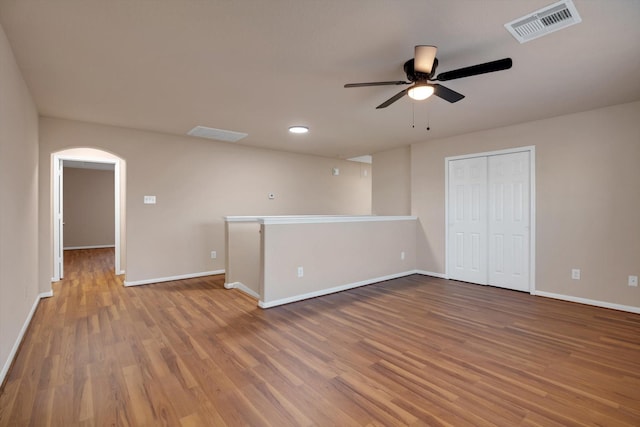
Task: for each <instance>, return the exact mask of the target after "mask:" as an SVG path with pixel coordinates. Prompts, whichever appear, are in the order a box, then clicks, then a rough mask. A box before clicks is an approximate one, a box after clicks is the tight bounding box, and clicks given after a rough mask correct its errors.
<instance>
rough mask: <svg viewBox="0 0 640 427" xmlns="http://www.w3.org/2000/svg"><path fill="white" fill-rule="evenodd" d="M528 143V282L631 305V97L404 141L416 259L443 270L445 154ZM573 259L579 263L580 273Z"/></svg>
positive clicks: (637, 203) (639, 264) (639, 263)
mask: <svg viewBox="0 0 640 427" xmlns="http://www.w3.org/2000/svg"><path fill="white" fill-rule="evenodd" d="M529 145H534V146H535V147H536V194H537V197H536V218H537V221H536V226H537V232H536V236H535V237H536V243H537V249H536V259H537V262H536V284H535V285H536V290H538V291H544V292H549V293H555V294H560V295H567V296H574V297H578V298H584V299H590V300H595V301H602V302H608V303H612V304H621V305H627V306H634V307H640V288H633V287H629V286H627V276H629V275H639V274H640V220H638V218H640V216H639V213H638V212H640V167H639V166H638V165H640V102H635V103H631V104H624V105H617V106H612V107H608V108H602V109H598V110H593V111H587V112H583V113H578V114H572V115H567V116H561V117H556V118H552V119H547V120H540V121H535V122H530V123H524V124H520V125H517V126H509V127H504V128H499V129H492V130H488V131H482V132H475V133H471V134H466V135H460V136H456V137H452V138H447V139H440V140H434V141H429V142H425V143H421V144H415V145H413V146H412V147H411V196H412V214H413V215H417V216H418V217H419V222H420V225H419V229H420V230H419V233H418V267H417V268H418V269H422V270H426V271H431V272H436V273H444V272H445V228H444V224H445V218H444V215H445V207H444V204H445V188H444V183H445V163H444V159H445V157H447V156H455V155H461V154H468V153H478V152H485V151H491V150H497V149H504V148H511V147H522V146H529ZM374 165H375V163H374ZM380 173H381V172H380V171H379V170H378V169H377V167H376V170H375V171H374V174H375V175H378V174H380ZM374 194H379V193H378V192H377V191H376V190H374ZM376 203H377V204H378V203H382V201H381V200H379V199H378V200H377V201H376ZM389 203H395V201H394V200H390V201H389ZM572 268H580V269H581V270H582V278H581V280H580V281H575V280H571V275H570V272H571V269H572Z"/></svg>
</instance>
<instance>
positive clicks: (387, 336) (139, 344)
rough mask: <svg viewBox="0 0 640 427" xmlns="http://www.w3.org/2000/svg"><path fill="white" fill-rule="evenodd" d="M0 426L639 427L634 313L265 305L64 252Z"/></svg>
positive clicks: (406, 296) (426, 293)
mask: <svg viewBox="0 0 640 427" xmlns="http://www.w3.org/2000/svg"><path fill="white" fill-rule="evenodd" d="M65 260H66V261H67V262H68V263H67V265H66V267H65V271H66V272H67V277H66V278H65V279H64V280H63V281H62V282H59V283H57V284H55V285H54V295H55V296H54V297H53V298H49V299H46V300H43V301H42V302H41V304H40V306H39V307H38V310H37V311H36V313H35V315H34V318H33V322H32V324H31V326H30V328H29V330H28V332H27V334H26V337H25V340H24V342H23V345H22V346H21V348H20V351H19V353H18V356H17V358H16V361H15V363H14V365H13V367H12V368H11V370H10V372H9V375H8V377H7V380H6V382H5V384H4V386H3V388H2V390H1V394H0V426H12V427H13V426H65V427H69V426H112V425H114V426H161V425H166V426H184V427H188V426H334V425H335V426H365V425H369V426H396V425H411V426H456V427H458V426H583V425H590V426H638V425H640V315H637V314H630V313H624V312H618V311H614V310H607V309H601V308H596V307H589V306H583V305H579V304H573V303H568V302H562V301H555V300H551V299H546V298H541V297H532V296H530V295H528V294H525V293H519V292H512V291H507V290H503V289H497V288H491V287H482V286H476V285H469V284H463V283H458V282H453V281H446V280H441V279H433V278H428V277H423V276H418V275H415V276H409V277H406V278H402V279H397V280H391V281H387V282H384V283H380V284H376V285H371V286H366V287H362V288H358V289H354V290H351V291H347V292H342V293H339V294H334V295H329V296H326V297H322V298H316V299H312V300H307V301H302V302H298V303H294V304H290V305H287V306H281V307H276V308H272V309H268V310H261V309H259V308H257V307H256V302H255V301H254V300H252V299H251V298H249V297H247V296H245V295H244V294H242V293H241V292H239V291H237V290H225V289H224V288H223V283H224V278H223V277H222V276H213V277H207V278H201V279H191V280H184V281H179V282H167V283H162V284H155V285H148V286H139V287H135V288H124V287H123V286H122V283H121V279H120V278H117V277H115V276H114V275H113V273H112V266H113V251H112V250H111V249H97V250H79V251H72V252H68V253H67V254H66V255H65Z"/></svg>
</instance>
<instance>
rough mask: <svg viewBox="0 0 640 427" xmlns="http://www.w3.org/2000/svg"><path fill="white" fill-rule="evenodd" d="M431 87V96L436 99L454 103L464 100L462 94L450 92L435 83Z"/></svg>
mask: <svg viewBox="0 0 640 427" xmlns="http://www.w3.org/2000/svg"><path fill="white" fill-rule="evenodd" d="M431 86H433V94H434V95H435V96H437V97H440V98H442V99H444V100H445V101H449V102H451V103H454V102H458V101H460V100H461V99H462V98H464V95H463V94H461V93H458V92H456V91H455V90H451V89H449V88H448V87H444V86H442V85H439V84H437V83H434V84H432V85H431Z"/></svg>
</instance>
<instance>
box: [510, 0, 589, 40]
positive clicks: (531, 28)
mask: <svg viewBox="0 0 640 427" xmlns="http://www.w3.org/2000/svg"><path fill="white" fill-rule="evenodd" d="M580 22H582V19H581V18H580V15H579V14H578V10H577V9H576V7H575V6H574V5H573V2H572V1H571V0H563V1H559V2H558V3H554V4H552V5H550V6H547V7H544V8H542V9H540V10H537V11H535V12H533V13H530V14H529V15H527V16H523V17H522V18H518V19H516V20H514V21H511V22H509V23H507V24H504V27H505V28H506V29H507V31H509V32H510V33H511V35H513V37H515V38H516V40H518V41H519V42H520V43H524V42H528V41H529V40H533V39H537V38H538V37H542V36H544V35H546V34H550V33H553V32H554V31H558V30H561V29H563V28H566V27H570V26H571V25H575V24H578V23H580Z"/></svg>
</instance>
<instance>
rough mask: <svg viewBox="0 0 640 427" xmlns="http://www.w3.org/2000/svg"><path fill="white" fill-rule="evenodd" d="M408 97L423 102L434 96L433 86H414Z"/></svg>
mask: <svg viewBox="0 0 640 427" xmlns="http://www.w3.org/2000/svg"><path fill="white" fill-rule="evenodd" d="M407 95H409V98H411V99H414V100H416V101H423V100H425V99H427V98H428V97H430V96H431V95H433V86H430V85H427V84H421V85H414V86H412V87H410V88H409V90H408V91H407Z"/></svg>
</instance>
